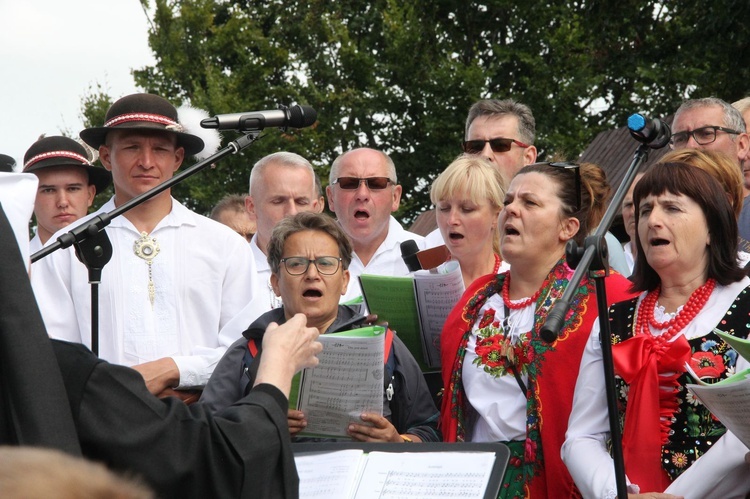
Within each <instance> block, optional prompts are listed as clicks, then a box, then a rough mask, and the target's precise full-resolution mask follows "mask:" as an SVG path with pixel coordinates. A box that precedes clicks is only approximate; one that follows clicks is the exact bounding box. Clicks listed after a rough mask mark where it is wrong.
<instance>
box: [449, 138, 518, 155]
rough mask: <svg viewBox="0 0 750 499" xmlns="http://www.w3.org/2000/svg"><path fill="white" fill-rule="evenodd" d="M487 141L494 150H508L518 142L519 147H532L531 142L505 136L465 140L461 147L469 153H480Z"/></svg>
mask: <svg viewBox="0 0 750 499" xmlns="http://www.w3.org/2000/svg"><path fill="white" fill-rule="evenodd" d="M487 142H489V143H490V148H492V151H493V152H508V151H510V148H511V146H512V145H513V144H516V145H517V146H519V147H531V146H530V145H529V144H524V143H523V142H521V141H520V140H516V139H506V138H503V137H498V138H496V139H488V140H482V139H479V140H465V141H463V142H462V143H461V147H462V148H463V150H464V152H465V153H467V154H479V153H480V152H482V151H483V150H484V145H485V144H486V143H487Z"/></svg>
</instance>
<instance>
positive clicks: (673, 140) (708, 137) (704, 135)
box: [669, 126, 740, 149]
mask: <svg viewBox="0 0 750 499" xmlns="http://www.w3.org/2000/svg"><path fill="white" fill-rule="evenodd" d="M716 132H724V133H728V134H732V135H738V134H739V133H740V132H738V131H737V130H732V129H731V128H724V127H723V126H704V127H701V128H696V129H695V130H693V131H692V132H688V131H685V132H677V133H675V134H672V137H670V139H669V147H671V148H672V149H682V148H683V147H686V146H687V143H688V140H690V137H693V139H695V142H696V143H697V144H698V145H701V146H705V145H706V144H711V143H712V142H714V141H715V140H716Z"/></svg>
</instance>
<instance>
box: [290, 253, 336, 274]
mask: <svg viewBox="0 0 750 499" xmlns="http://www.w3.org/2000/svg"><path fill="white" fill-rule="evenodd" d="M279 261H280V262H281V263H283V264H284V268H285V269H286V271H287V272H288V273H289V275H302V274H304V273H306V272H307V269H309V268H310V264H311V263H313V264H315V268H316V269H318V273H320V274H323V275H333V274H335V273H336V272H337V271H338V270H339V265H341V258H337V257H335V256H319V257H318V258H316V259H314V260H310V259H309V258H305V257H304V256H290V257H289V258H282V259H281V260H279Z"/></svg>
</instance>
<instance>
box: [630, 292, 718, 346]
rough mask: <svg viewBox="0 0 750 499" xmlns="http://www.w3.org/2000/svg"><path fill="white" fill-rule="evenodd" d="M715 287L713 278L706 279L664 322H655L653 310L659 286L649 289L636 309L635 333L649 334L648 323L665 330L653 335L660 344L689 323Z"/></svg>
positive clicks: (701, 308)
mask: <svg viewBox="0 0 750 499" xmlns="http://www.w3.org/2000/svg"><path fill="white" fill-rule="evenodd" d="M715 287H716V280H715V279H709V280H707V281H706V283H705V284H703V285H702V286H700V287H699V288H698V289H696V290H695V291H693V293H692V294H691V295H690V298H688V301H687V303H685V305H684V306H683V307H682V310H680V311H679V312H678V313H677V314H676V315H675V316H674V317H672V318H671V319H669V320H668V321H666V322H657V321H656V319H655V318H654V310H655V309H656V301H657V300H658V299H659V295H660V294H661V286H659V287H657V288H656V289H655V290H653V291H650V292H649V293H648V294H646V296H645V297H644V298H643V301H642V302H641V306H640V307H639V309H638V319H637V322H636V334H650V331H649V328H648V325H649V324H650V325H651V326H652V327H653V328H654V329H660V330H663V329H666V330H667V332H666V333H664V334H661V335H659V336H656V337H654V340H656V341H657V342H659V343H660V344H664V343H666V342H667V341H669V340H671V339H672V338H673V337H674V336H675V335H676V334H677V333H679V332H680V331H682V330H683V329H685V326H687V325H688V324H690V323H691V322H692V321H693V319H695V317H696V316H697V315H698V314H699V313H700V311H701V310H703V307H704V306H706V302H707V301H708V298H709V297H710V296H711V292H712V291H713V290H714V288H715Z"/></svg>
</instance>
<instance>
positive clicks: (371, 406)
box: [296, 326, 385, 438]
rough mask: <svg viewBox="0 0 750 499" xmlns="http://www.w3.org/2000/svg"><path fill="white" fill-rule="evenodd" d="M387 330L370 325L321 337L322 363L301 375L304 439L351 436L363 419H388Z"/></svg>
mask: <svg viewBox="0 0 750 499" xmlns="http://www.w3.org/2000/svg"><path fill="white" fill-rule="evenodd" d="M384 338H385V328H383V327H380V326H371V327H365V328H361V329H353V330H351V331H345V332H341V333H329V334H324V335H321V336H320V337H319V338H318V341H320V342H321V343H323V351H322V352H321V353H320V354H318V359H319V361H320V362H319V364H318V365H317V366H316V367H314V368H308V369H305V370H303V371H302V376H301V377H300V384H299V394H298V399H297V404H296V408H297V409H299V410H300V411H302V412H304V413H305V416H306V418H307V423H308V424H307V427H306V428H305V429H304V430H303V431H302V432H300V433H299V436H312V437H330V438H349V436H348V435H347V433H346V429H347V427H348V426H349V424H350V423H353V422H354V423H359V424H362V420H361V419H360V415H361V414H362V413H363V412H369V413H374V414H378V415H380V416H382V415H383V383H384V380H383V376H384V370H385V368H384V365H383V357H384V348H385V347H384Z"/></svg>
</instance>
